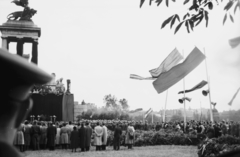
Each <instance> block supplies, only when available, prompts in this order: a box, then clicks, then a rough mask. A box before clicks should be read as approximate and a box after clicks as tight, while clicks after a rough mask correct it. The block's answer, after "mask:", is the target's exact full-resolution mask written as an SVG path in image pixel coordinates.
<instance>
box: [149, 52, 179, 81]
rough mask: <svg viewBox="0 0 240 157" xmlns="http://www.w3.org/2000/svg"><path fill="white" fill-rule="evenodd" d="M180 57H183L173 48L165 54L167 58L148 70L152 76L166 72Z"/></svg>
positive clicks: (155, 76)
mask: <svg viewBox="0 0 240 157" xmlns="http://www.w3.org/2000/svg"><path fill="white" fill-rule="evenodd" d="M182 59H183V56H182V55H181V54H180V53H179V51H178V50H177V49H176V48H175V49H174V50H173V51H172V52H171V53H170V54H169V55H168V56H167V58H165V60H164V61H163V62H162V63H161V64H160V66H159V67H158V68H155V69H152V70H150V71H149V72H150V74H151V75H152V77H153V78H157V77H158V76H159V75H160V74H161V73H163V72H166V71H168V70H170V69H171V68H172V67H174V66H175V65H177V64H178V63H179V62H180V61H181V60H182Z"/></svg>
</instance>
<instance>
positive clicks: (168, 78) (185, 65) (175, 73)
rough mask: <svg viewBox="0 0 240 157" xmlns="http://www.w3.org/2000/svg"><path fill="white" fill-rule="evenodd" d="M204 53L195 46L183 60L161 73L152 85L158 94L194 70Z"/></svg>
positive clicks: (202, 58)
mask: <svg viewBox="0 0 240 157" xmlns="http://www.w3.org/2000/svg"><path fill="white" fill-rule="evenodd" d="M204 59H205V55H204V54H203V53H202V52H201V51H200V50H199V49H198V48H197V47H195V48H194V49H193V50H192V52H191V53H190V54H189V55H188V56H187V58H186V59H185V60H184V62H182V63H180V64H178V65H176V66H174V67H173V68H172V69H170V70H169V71H167V72H164V73H162V74H161V75H160V76H159V77H158V78H157V79H156V80H155V81H154V82H153V86H154V88H155V89H156V91H157V92H158V94H160V93H162V92H164V91H165V90H167V89H168V88H170V87H171V86H173V85H174V84H176V83H177V82H179V81H180V80H181V79H183V78H184V77H185V76H187V75H188V74H189V73H190V72H191V71H192V70H194V69H195V68H196V67H197V66H198V65H199V64H200V63H201V62H202V61H203V60H204Z"/></svg>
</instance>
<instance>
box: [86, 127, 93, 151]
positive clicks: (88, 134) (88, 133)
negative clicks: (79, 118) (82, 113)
mask: <svg viewBox="0 0 240 157" xmlns="http://www.w3.org/2000/svg"><path fill="white" fill-rule="evenodd" d="M85 130H86V135H85V150H86V151H89V150H90V146H91V139H92V128H91V126H90V125H89V123H88V122H86V127H85Z"/></svg>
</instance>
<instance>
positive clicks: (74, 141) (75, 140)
mask: <svg viewBox="0 0 240 157" xmlns="http://www.w3.org/2000/svg"><path fill="white" fill-rule="evenodd" d="M70 137H71V139H70V140H71V148H72V152H73V150H74V152H76V149H77V147H78V146H79V133H78V131H77V127H75V126H74V127H73V131H72V132H71V136H70Z"/></svg>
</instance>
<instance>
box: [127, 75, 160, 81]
mask: <svg viewBox="0 0 240 157" xmlns="http://www.w3.org/2000/svg"><path fill="white" fill-rule="evenodd" d="M130 78H131V79H135V80H156V78H152V77H142V76H138V75H135V74H130Z"/></svg>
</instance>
